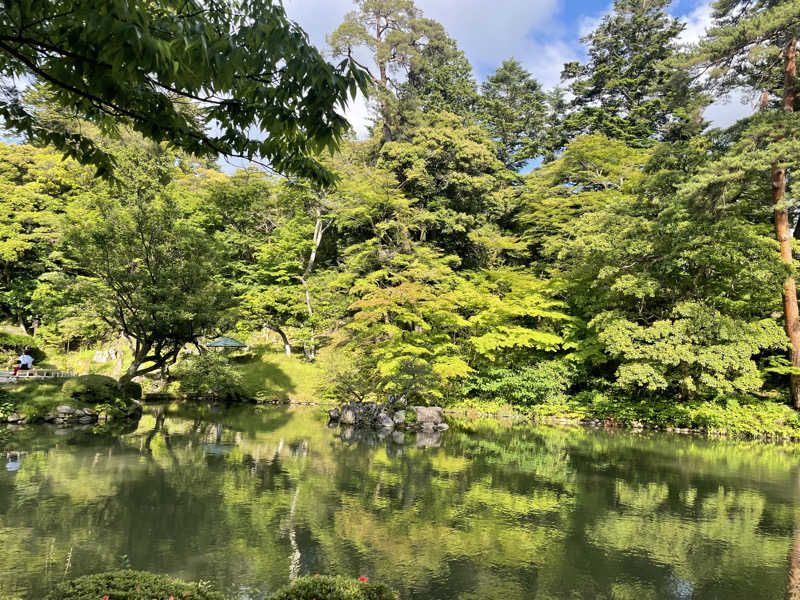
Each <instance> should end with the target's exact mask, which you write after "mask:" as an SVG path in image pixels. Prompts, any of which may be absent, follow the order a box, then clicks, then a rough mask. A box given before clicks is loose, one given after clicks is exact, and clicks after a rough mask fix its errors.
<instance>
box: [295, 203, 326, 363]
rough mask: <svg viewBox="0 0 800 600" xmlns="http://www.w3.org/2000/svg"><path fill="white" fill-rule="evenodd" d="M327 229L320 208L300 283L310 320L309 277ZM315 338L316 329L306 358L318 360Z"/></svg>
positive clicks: (312, 313) (311, 314)
mask: <svg viewBox="0 0 800 600" xmlns="http://www.w3.org/2000/svg"><path fill="white" fill-rule="evenodd" d="M326 229H327V227H325V223H324V222H323V220H322V213H321V211H320V210H319V208H318V209H317V210H316V222H315V223H314V237H313V238H312V244H311V254H309V256H308V262H307V263H306V268H305V270H304V271H303V275H302V276H300V277H299V279H300V283H302V284H303V290H304V291H305V296H306V309H307V310H308V316H309V318H312V317H313V316H314V310H313V309H312V308H311V290H309V288H308V277H309V276H310V275H311V271H312V270H313V269H314V263H315V262H316V261H317V251H318V250H319V246H320V244H321V243H322V234H323V233H325V230H326ZM314 337H315V336H314V329H313V327H312V328H311V338H310V340H309V345H308V351H307V352H306V356H307V357H308V358H309V359H311V360H313V359H314V358H316V355H317V352H316V347H315V346H316V344H315V341H314Z"/></svg>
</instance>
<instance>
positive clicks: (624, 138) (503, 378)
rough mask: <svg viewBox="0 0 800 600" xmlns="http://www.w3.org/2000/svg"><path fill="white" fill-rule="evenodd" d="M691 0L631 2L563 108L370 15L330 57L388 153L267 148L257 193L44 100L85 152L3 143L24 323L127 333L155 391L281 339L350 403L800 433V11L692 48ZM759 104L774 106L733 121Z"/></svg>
mask: <svg viewBox="0 0 800 600" xmlns="http://www.w3.org/2000/svg"><path fill="white" fill-rule="evenodd" d="M668 5H669V3H668V2H667V1H666V0H636V1H634V0H616V1H615V3H614V5H613V8H612V9H611V12H610V13H609V14H608V15H607V16H605V17H604V18H603V20H602V21H601V22H600V24H599V25H598V26H597V27H596V29H595V30H594V31H592V32H591V33H590V34H589V35H587V36H586V37H585V38H584V39H583V40H582V41H583V43H584V44H585V47H586V59H585V62H574V63H568V64H566V65H564V67H563V73H562V84H561V86H559V87H556V88H555V89H549V90H548V89H544V88H543V87H542V85H541V84H540V83H539V82H538V81H536V79H534V78H533V76H532V75H531V74H530V73H529V72H528V71H526V70H525V68H524V67H523V65H522V64H521V63H520V62H518V61H516V60H515V59H513V58H509V59H508V60H506V61H504V62H503V63H502V64H501V65H499V66H498V67H497V69H496V70H495V72H494V73H493V74H492V75H490V76H489V77H488V78H487V79H486V80H485V81H483V82H480V84H479V83H478V82H477V81H476V80H475V77H474V75H473V69H472V67H471V65H470V63H469V62H468V60H467V58H466V56H465V54H464V53H463V51H461V50H460V49H459V46H458V43H457V40H454V39H452V38H451V37H450V36H449V35H448V33H447V32H446V31H445V29H444V28H443V27H442V25H441V24H439V23H437V22H435V21H433V20H431V19H428V18H426V17H425V16H424V15H423V13H422V12H421V11H420V10H419V9H418V8H417V7H415V5H414V3H413V1H412V0H356V2H355V6H354V10H353V12H351V13H349V14H348V15H347V17H346V18H345V20H344V22H342V23H341V24H339V25H338V27H336V28H335V29H334V30H333V31H332V32H331V33H330V35H329V37H328V42H329V46H330V47H329V48H328V49H327V50H326V51H327V52H328V55H329V56H331V57H332V58H333V59H334V60H340V59H345V60H350V61H352V63H353V64H351V65H350V66H351V68H352V73H354V74H355V75H352V81H351V84H352V85H355V84H356V83H359V82H361V83H363V84H364V86H365V89H366V90H367V91H368V93H369V96H370V99H371V103H372V108H373V113H374V124H373V127H372V130H371V135H370V136H369V137H368V139H356V137H355V136H353V135H351V136H349V137H346V138H345V139H343V140H342V141H341V142H340V143H339V144H338V148H337V149H336V151H335V152H330V151H329V150H330V149H331V148H333V147H334V146H337V144H336V143H335V142H336V135H335V133H336V132H335V131H334V130H331V131H327V132H321V133H320V135H319V136H318V137H319V139H316V140H314V143H313V144H311V143H309V144H308V145H307V147H304V148H302V150H303V152H301V153H300V154H296V153H295V154H290V153H288V152H284V151H285V150H286V149H285V148H283V147H281V146H280V145H276V146H275V147H269V148H266V149H265V148H264V147H263V146H264V144H266V142H260V143H261V144H262V146H261V147H260V149H261V150H266V152H265V153H264V154H265V155H266V156H267V157H268V158H270V157H271V160H269V166H270V167H271V168H269V169H265V168H263V166H262V165H259V164H253V165H252V166H251V167H249V168H245V169H242V170H239V171H237V172H236V173H233V174H226V173H225V172H223V171H222V170H220V168H219V166H218V165H217V163H216V162H215V160H214V156H210V155H209V153H208V152H206V151H205V150H207V148H204V147H203V146H201V145H198V146H196V147H194V146H191V144H173V143H170V142H171V140H170V139H169V136H168V135H166V134H165V137H164V139H158V136H154V135H152V132H153V129H154V126H153V124H152V123H151V124H150V125H148V126H147V127H144V128H143V127H142V126H141V123H138V124H137V123H134V124H133V125H132V124H131V123H130V122H129V121H125V120H124V119H122V120H120V122H119V126H118V128H117V129H116V130H115V131H112V130H111V129H110V128H109V127H108V126H98V125H97V123H90V122H87V121H85V120H79V119H76V118H75V116H74V114H71V113H70V112H69V111H67V110H64V108H63V102H60V100H61V98H60V97H59V94H60V92H59V91H58V90H56V89H54V87H53V86H52V85H50V84H48V83H47V82H46V81H40V82H39V83H37V84H35V85H32V86H30V87H29V88H28V89H27V90H25V92H24V94H23V97H22V98H21V100H20V102H21V103H22V104H23V105H24V106H25V107H26V109H27V110H28V111H29V113H30V114H32V115H36V117H37V119H38V120H39V122H42V123H47V124H49V126H50V129H49V131H51V132H59V133H58V135H55V134H51V135H50V136H49V137H45V139H44V141H42V139H41V137H42V136H38V137H37V136H36V135H34V133H36V132H35V131H33V129H30V130H28V131H23V134H27V135H25V136H24V137H25V138H26V140H27V142H28V143H24V144H11V143H9V144H5V145H2V146H0V203H2V210H0V231H2V242H0V266H1V268H0V276H2V290H1V291H0V316H2V318H3V319H5V320H8V321H11V322H13V323H14V324H19V325H20V326H22V327H24V328H25V329H26V330H27V331H28V332H30V333H33V329H34V327H36V331H35V333H36V336H37V338H38V339H39V340H40V342H41V343H43V344H47V345H50V346H52V347H56V348H61V349H63V350H68V349H75V348H79V347H100V346H102V345H103V344H107V343H109V342H110V341H111V340H115V339H119V338H120V336H123V337H124V339H127V340H128V341H129V343H130V354H131V360H130V364H129V366H127V365H126V371H125V372H124V373H123V375H122V376H123V379H128V380H129V379H133V378H136V377H140V376H143V375H147V374H151V373H159V374H160V375H161V376H163V377H165V378H168V377H170V376H173V377H177V376H179V375H180V373H181V372H184V373H190V372H192V370H193V369H194V372H197V371H198V370H199V371H200V372H203V373H208V374H214V373H217V374H219V373H224V372H225V370H226V369H227V367H226V365H225V364H224V361H225V359H224V357H222V355H217V354H204V353H201V354H187V353H186V349H191V348H193V347H195V346H197V347H199V346H201V340H204V339H208V338H210V337H213V336H216V335H221V334H227V335H233V336H236V337H248V336H254V335H261V336H262V337H263V336H265V335H268V336H269V338H270V339H272V340H273V341H274V343H275V344H278V345H279V347H280V351H281V352H285V353H286V354H294V355H298V356H300V357H302V358H303V360H307V361H315V362H317V363H318V364H320V365H321V367H322V369H323V372H324V373H325V376H324V378H323V380H322V381H320V382H319V386H320V394H321V395H326V396H328V397H336V398H340V399H352V398H355V399H359V400H365V399H372V398H375V397H376V396H377V397H379V398H385V397H386V396H387V395H388V394H405V395H406V396H407V397H408V398H411V399H413V400H414V402H421V403H440V404H442V403H444V404H450V405H456V404H470V403H479V402H487V401H496V402H503V403H506V404H510V405H513V406H514V407H516V408H517V409H519V410H523V411H525V410H527V411H533V412H538V413H540V414H575V413H577V414H586V413H587V412H589V413H591V414H595V415H599V416H601V417H611V418H614V419H617V420H619V421H630V420H644V421H651V422H661V423H667V422H670V423H673V424H678V425H681V424H682V425H684V426H686V425H692V426H704V425H705V426H708V427H713V426H715V423H716V421H715V419H723V418H727V417H725V415H739V417H737V418H745V417H743V416H742V415H744V414H746V415H749V416H748V417H747V418H756V417H758V418H761V417H760V416H759V415H773V417H774V418H775V419H777V420H780V421H781V422H784V421H787V420H792V419H795V420H797V417H796V415H795V413H793V412H792V411H791V410H790V409H788V408H786V407H787V406H792V407H794V408H796V409H800V317H798V304H797V292H796V286H795V267H794V265H793V258H792V254H793V246H794V235H793V230H795V229H796V228H800V211H798V208H797V203H796V202H795V199H794V198H795V194H796V189H795V188H796V187H797V186H796V185H795V184H794V180H793V177H791V175H792V171H793V169H794V168H796V166H797V163H798V156H800V122H799V121H798V116H797V113H796V112H795V111H796V109H798V108H800V100H799V99H798V94H797V91H798V79H797V64H796V58H795V52H796V48H797V44H798V39H799V38H800V2H798V1H797V0H720V1H718V2H717V3H716V4H715V5H714V6H715V8H714V23H713V26H712V27H711V28H710V29H709V30H708V31H707V32H706V34H705V36H704V38H703V39H702V40H701V41H700V42H699V43H697V44H694V45H690V46H685V45H681V43H680V42H679V39H680V35H681V33H682V31H683V29H684V25H683V24H682V23H681V22H680V21H678V20H677V19H675V18H673V17H672V16H670V14H669V13H668V8H669V6H668ZM3 43H5V42H3ZM354 56H368V57H369V60H368V61H367V60H365V61H363V62H364V64H359V63H358V62H357V61H356V59H354V58H352V57H354ZM177 68H178V67H177V66H176V67H175V69H176V70H177ZM358 74H366V75H365V76H364V78H363V81H362V80H360V79H359V76H358ZM352 85H351V87H352ZM249 89H250V88H247V90H249ZM247 90H244V92H243V93H249V92H248V91H247ZM350 91H351V92H352V91H354V90H353V89H351V90H350ZM307 92H308V91H307ZM730 92H735V93H737V94H742V93H744V94H745V95H746V96H747V97H748V98H751V99H752V104H753V105H756V109H755V111H754V114H753V115H752V116H751V117H748V118H746V119H742V120H741V121H739V122H737V123H736V124H735V125H733V126H732V127H730V128H728V129H724V130H721V129H715V128H711V127H710V126H709V123H708V122H707V121H705V120H704V118H703V114H704V109H705V108H706V107H707V106H708V105H710V104H711V103H712V102H713V101H716V100H718V99H719V98H720V97H723V96H724V95H725V94H728V93H730ZM254 93H255V92H254ZM309 102H311V100H309ZM175 107H176V108H175V109H174V110H172V108H171V109H170V110H172V112H170V113H169V114H170V115H171V116H170V118H171V119H172V121H170V123H171V122H173V121H175V122H177V121H176V119H178V118H179V117H180V119H183V120H181V121H180V122H181V123H191V122H192V119H193V118H194V116H195V115H194V112H193V111H197V110H199V109H198V108H197V106H196V105H195V104H194V103H192V102H187V101H186V98H185V97H180V98H176V99H175ZM228 108H229V110H233V109H230V107H228ZM165 110H166V109H165ZM175 115H178V116H175ZM217 116H218V115H217ZM312 116H313V115H312ZM4 118H5V119H6V121H7V122H9V119H8V114H7V113H4ZM231 118H234V117H231ZM280 118H281V116H280V115H277V116H274V117H273V119H272V121H270V122H271V123H275V122H277V121H279V120H280ZM12 124H14V123H13V122H12ZM17 125H19V124H18V123H17ZM106 125H107V124H106ZM335 125H336V126H339V125H341V124H335ZM288 127H289V125H287V128H288ZM22 129H24V128H22ZM17 130H18V131H19V130H20V127H19V126H17ZM111 133H115V135H111ZM192 139H194V138H192ZM226 139H227V141H228V142H229V143H230V144H229V147H228V148H227V150H228V151H227V152H223V154H226V155H233V154H236V152H235V151H234V150H237V149H238V153H239V154H240V155H242V156H247V155H251V151H252V150H253V149H252V148H249V147H247V146H246V145H243V144H238V142H237V141H236V140H235V139H233V138H230V137H229V138H225V136H220V137H219V138H218V140H217V141H219V140H222V141H225V140H226ZM70 140H73V141H76V145H74V146H72V147H71V148H72V151H68V152H67V154H68V156H64V150H65V149H67V150H68V149H69V148H70V146H69V144H68V142H69V141H70ZM173 141H174V140H173ZM44 142H48V143H44ZM209 143H210V142H209ZM220 143H221V142H220ZM281 152H284V154H281ZM270 153H272V154H270ZM281 156H282V158H281ZM309 156H311V157H312V158H308V157H309ZM98 167H101V169H100V170H101V173H100V175H102V176H98V174H97V170H98ZM275 171H281V172H284V173H288V174H289V176H279V175H277V174H276V173H275ZM109 173H111V174H110V175H109ZM209 376H211V375H209ZM581 411H583V412H581ZM753 415H755V417H754V416H753ZM765 418H766V417H765Z"/></svg>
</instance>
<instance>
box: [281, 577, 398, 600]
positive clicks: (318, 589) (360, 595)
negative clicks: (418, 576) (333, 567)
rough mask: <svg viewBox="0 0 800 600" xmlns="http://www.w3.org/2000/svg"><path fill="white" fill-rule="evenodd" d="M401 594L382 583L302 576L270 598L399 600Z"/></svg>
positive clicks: (289, 599) (293, 599)
mask: <svg viewBox="0 0 800 600" xmlns="http://www.w3.org/2000/svg"><path fill="white" fill-rule="evenodd" d="M399 598H400V596H398V595H397V593H396V592H393V591H392V590H390V589H389V588H388V587H387V586H385V585H383V584H381V583H369V582H368V581H367V580H366V578H365V577H362V578H359V579H358V580H354V579H349V578H346V577H327V576H325V577H323V576H314V577H301V578H300V579H295V580H294V581H293V582H292V583H291V584H290V585H288V586H287V587H285V588H283V589H282V590H279V591H278V592H277V593H275V595H273V596H272V597H271V598H270V600H399Z"/></svg>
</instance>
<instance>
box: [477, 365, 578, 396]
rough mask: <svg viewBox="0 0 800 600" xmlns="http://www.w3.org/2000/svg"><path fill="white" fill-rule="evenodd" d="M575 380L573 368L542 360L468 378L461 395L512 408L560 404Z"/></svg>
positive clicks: (484, 372) (488, 371)
mask: <svg viewBox="0 0 800 600" xmlns="http://www.w3.org/2000/svg"><path fill="white" fill-rule="evenodd" d="M574 379H575V367H574V366H573V365H572V364H571V363H568V362H566V361H563V360H543V361H541V362H538V363H536V364H534V365H526V366H523V367H521V368H517V369H489V370H487V371H482V372H480V373H477V374H475V375H473V376H471V377H470V378H469V379H468V380H467V382H466V384H465V386H464V391H465V393H466V394H467V395H469V396H473V397H474V396H477V397H479V398H481V399H484V400H501V401H503V402H508V403H509V404H511V405H514V406H534V405H537V404H543V403H546V402H559V401H561V400H563V399H564V397H565V395H566V392H567V390H568V389H569V387H570V386H571V385H572V383H573V381H574Z"/></svg>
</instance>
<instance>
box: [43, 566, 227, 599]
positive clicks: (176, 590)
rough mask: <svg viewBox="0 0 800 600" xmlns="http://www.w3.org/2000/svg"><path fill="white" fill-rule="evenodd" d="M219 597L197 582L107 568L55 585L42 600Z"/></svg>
mask: <svg viewBox="0 0 800 600" xmlns="http://www.w3.org/2000/svg"><path fill="white" fill-rule="evenodd" d="M105 596H108V598H109V600H153V599H157V600H167V599H168V598H170V597H173V598H178V599H180V600H183V598H185V597H186V598H190V599H191V600H222V599H223V597H222V594H219V593H217V592H213V591H211V590H208V589H207V586H204V585H202V584H197V583H186V582H184V581H180V580H178V579H172V578H171V577H166V576H164V575H155V574H153V573H146V572H143V571H111V572H109V573H100V574H98V575H87V576H85V577H79V578H77V579H73V580H72V581H69V582H67V583H62V584H61V585H59V586H57V587H56V588H55V589H54V590H53V591H52V592H50V594H48V595H47V596H46V597H45V600H101V599H102V598H104V597H105Z"/></svg>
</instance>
